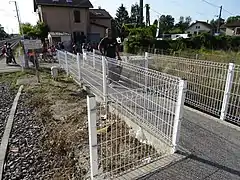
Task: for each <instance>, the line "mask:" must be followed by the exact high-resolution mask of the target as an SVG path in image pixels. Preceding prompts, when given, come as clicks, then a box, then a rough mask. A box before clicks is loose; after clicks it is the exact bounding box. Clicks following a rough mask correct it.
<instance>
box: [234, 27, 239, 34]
mask: <svg viewBox="0 0 240 180" xmlns="http://www.w3.org/2000/svg"><path fill="white" fill-rule="evenodd" d="M235 35H240V27H237V28H236V30H235Z"/></svg>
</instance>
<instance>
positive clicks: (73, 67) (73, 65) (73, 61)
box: [67, 53, 78, 79]
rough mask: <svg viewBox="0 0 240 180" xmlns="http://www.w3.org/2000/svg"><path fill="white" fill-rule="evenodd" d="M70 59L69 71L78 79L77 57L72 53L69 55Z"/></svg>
mask: <svg viewBox="0 0 240 180" xmlns="http://www.w3.org/2000/svg"><path fill="white" fill-rule="evenodd" d="M67 58H68V70H69V73H70V75H71V76H73V78H74V79H78V63H77V56H76V55H75V54H72V53H67Z"/></svg>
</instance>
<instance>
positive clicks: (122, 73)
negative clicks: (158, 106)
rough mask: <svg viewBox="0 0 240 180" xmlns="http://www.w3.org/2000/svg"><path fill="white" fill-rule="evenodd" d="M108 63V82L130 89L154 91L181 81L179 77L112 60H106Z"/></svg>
mask: <svg viewBox="0 0 240 180" xmlns="http://www.w3.org/2000/svg"><path fill="white" fill-rule="evenodd" d="M106 63H107V70H108V81H110V82H113V83H115V84H118V85H121V86H124V87H126V88H130V89H138V88H145V89H146V90H150V91H154V90H157V89H158V88H162V87H166V86H175V85H177V84H178V82H179V80H180V78H178V77H174V76H171V75H168V74H163V73H161V72H158V71H155V70H152V69H148V68H145V67H141V66H136V65H134V64H131V63H127V62H122V61H117V60H115V59H111V58H106Z"/></svg>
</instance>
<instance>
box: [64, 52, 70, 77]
mask: <svg viewBox="0 0 240 180" xmlns="http://www.w3.org/2000/svg"><path fill="white" fill-rule="evenodd" d="M65 64H66V73H67V76H69V70H68V58H67V51H65Z"/></svg>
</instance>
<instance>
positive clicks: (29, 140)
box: [3, 93, 51, 180]
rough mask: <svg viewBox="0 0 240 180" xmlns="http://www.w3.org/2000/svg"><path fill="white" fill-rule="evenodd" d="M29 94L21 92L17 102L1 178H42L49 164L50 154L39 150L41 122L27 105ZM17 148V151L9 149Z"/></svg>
mask: <svg viewBox="0 0 240 180" xmlns="http://www.w3.org/2000/svg"><path fill="white" fill-rule="evenodd" d="M29 96H30V95H29V94H25V93H23V94H22V95H21V96H20V98H19V102H18V107H17V112H16V115H15V117H14V124H13V128H12V132H11V137H10V142H9V148H8V154H7V158H6V161H5V169H4V173H3V180H9V179H27V180H38V179H43V177H44V174H46V173H47V169H49V167H50V166H51V156H50V154H47V153H46V152H45V153H44V152H43V151H42V150H41V147H40V146H39V144H40V139H41V136H42V134H41V128H42V126H41V123H40V122H38V121H37V118H34V116H35V112H34V108H30V107H29V106H27V104H26V102H27V100H28V99H29V98H30V97H29ZM11 149H18V152H16V151H11Z"/></svg>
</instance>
